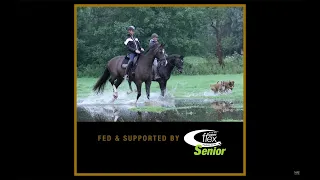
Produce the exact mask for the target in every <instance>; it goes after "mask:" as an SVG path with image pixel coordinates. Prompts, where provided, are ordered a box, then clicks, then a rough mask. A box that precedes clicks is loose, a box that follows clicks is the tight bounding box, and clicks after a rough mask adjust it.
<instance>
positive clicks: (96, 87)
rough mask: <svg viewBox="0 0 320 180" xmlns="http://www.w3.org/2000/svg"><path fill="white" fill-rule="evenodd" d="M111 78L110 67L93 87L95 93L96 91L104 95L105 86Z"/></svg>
mask: <svg viewBox="0 0 320 180" xmlns="http://www.w3.org/2000/svg"><path fill="white" fill-rule="evenodd" d="M109 77H110V72H109V70H108V67H107V68H106V69H105V70H104V72H103V75H102V76H101V77H100V78H99V80H98V81H97V83H96V84H95V85H94V87H93V91H95V92H96V93H97V94H98V93H100V92H101V93H102V92H103V90H104V86H105V85H106V82H107V80H108V79H109Z"/></svg>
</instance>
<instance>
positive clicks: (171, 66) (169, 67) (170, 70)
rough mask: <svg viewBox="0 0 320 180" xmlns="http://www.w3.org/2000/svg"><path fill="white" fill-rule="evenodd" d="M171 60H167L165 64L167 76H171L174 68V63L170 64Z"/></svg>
mask: <svg viewBox="0 0 320 180" xmlns="http://www.w3.org/2000/svg"><path fill="white" fill-rule="evenodd" d="M172 61H173V60H169V62H168V64H167V66H166V67H167V71H168V73H169V74H171V72H172V70H173V68H174V63H172Z"/></svg>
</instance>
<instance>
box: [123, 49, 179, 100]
mask: <svg viewBox="0 0 320 180" xmlns="http://www.w3.org/2000/svg"><path fill="white" fill-rule="evenodd" d="M160 64H161V63H159V64H158V66H160V67H159V76H160V78H159V79H157V80H154V77H152V81H156V82H158V83H159V86H160V90H161V95H162V96H164V94H165V91H166V88H167V81H168V80H169V79H170V76H171V73H172V70H173V68H174V67H177V69H178V71H179V73H182V70H183V56H182V55H178V54H172V55H170V56H168V57H167V64H166V65H160ZM128 83H129V88H130V91H131V92H128V94H130V93H132V87H131V81H130V80H129V81H128Z"/></svg>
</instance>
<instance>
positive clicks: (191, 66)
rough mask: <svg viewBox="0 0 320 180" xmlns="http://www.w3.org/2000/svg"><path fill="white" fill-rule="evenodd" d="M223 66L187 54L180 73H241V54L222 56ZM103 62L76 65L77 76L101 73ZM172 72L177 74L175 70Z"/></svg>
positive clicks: (103, 66)
mask: <svg viewBox="0 0 320 180" xmlns="http://www.w3.org/2000/svg"><path fill="white" fill-rule="evenodd" d="M224 63H225V67H224V68H223V69H222V67H221V66H220V64H219V63H218V59H217V58H216V57H213V58H212V56H211V58H202V57H197V56H188V57H185V58H184V70H183V73H182V75H183V74H184V75H207V74H240V73H243V56H242V55H240V54H237V53H235V54H233V55H231V56H226V57H225V58H224ZM104 68H105V64H103V65H102V64H90V65H87V66H80V67H78V77H99V76H101V75H102V73H103V71H104ZM173 74H175V75H178V72H177V71H174V72H173Z"/></svg>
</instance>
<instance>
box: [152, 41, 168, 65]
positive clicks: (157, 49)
mask: <svg viewBox="0 0 320 180" xmlns="http://www.w3.org/2000/svg"><path fill="white" fill-rule="evenodd" d="M164 46H165V45H164V44H159V43H157V44H155V45H154V46H153V47H152V48H151V50H152V51H153V53H154V55H155V58H157V59H159V60H160V61H163V60H166V53H165V51H164Z"/></svg>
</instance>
